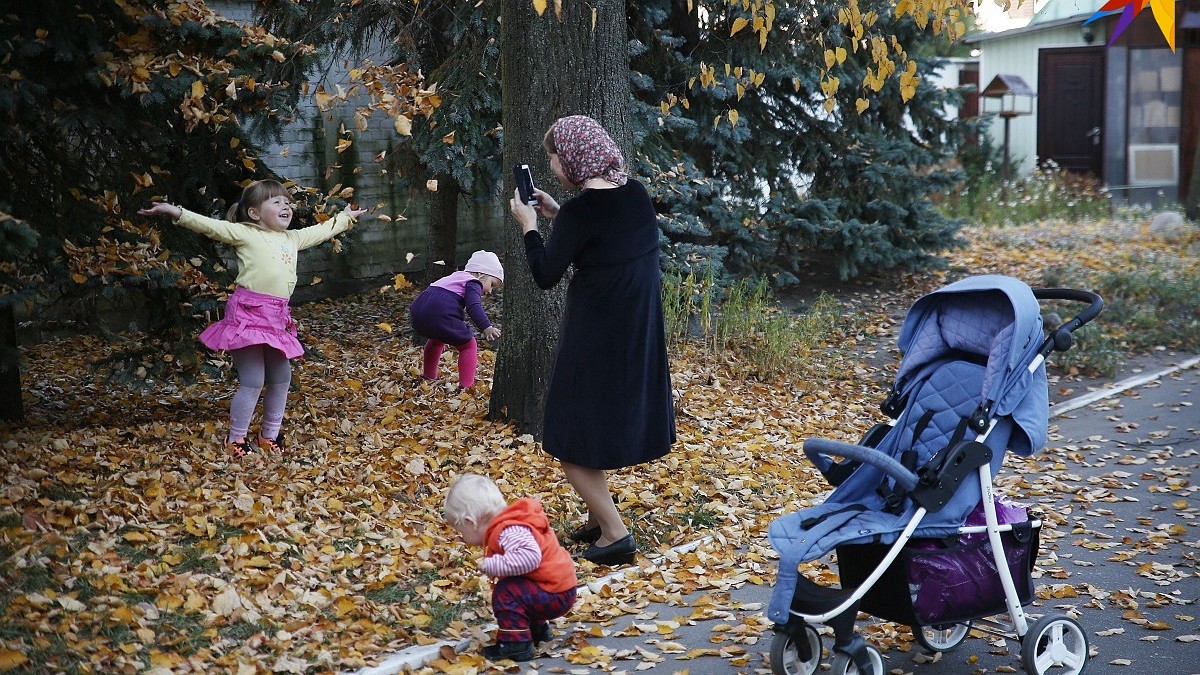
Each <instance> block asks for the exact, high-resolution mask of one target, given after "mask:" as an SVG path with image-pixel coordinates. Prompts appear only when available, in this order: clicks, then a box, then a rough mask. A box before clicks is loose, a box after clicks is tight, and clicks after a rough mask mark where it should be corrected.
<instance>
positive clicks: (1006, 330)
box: [896, 274, 1050, 457]
mask: <svg viewBox="0 0 1200 675" xmlns="http://www.w3.org/2000/svg"><path fill="white" fill-rule="evenodd" d="M1042 339H1043V335H1042V314H1041V307H1040V306H1039V305H1038V301H1037V298H1035V297H1034V296H1033V291H1032V290H1030V288H1029V286H1027V285H1025V283H1024V282H1022V281H1020V280H1018V279H1013V278H1012V277H1006V276H1001V275H997V274H989V275H982V276H975V277H968V278H966V279H963V280H961V281H956V282H954V283H952V284H950V285H949V286H946V287H945V288H942V289H939V290H936V291H933V292H932V293H929V294H928V295H925V296H924V297H922V298H921V299H920V300H917V301H916V302H915V303H914V304H913V306H912V307H911V308H909V310H908V315H907V316H906V317H905V319H904V325H903V326H902V327H901V328H900V339H899V347H900V353H901V354H903V355H904V357H903V359H902V360H901V362H900V369H899V371H898V372H897V373H896V381H897V388H898V389H900V388H902V386H903V383H904V382H905V381H906V380H908V379H909V378H911V377H912V376H914V375H915V374H916V373H919V372H920V371H921V370H922V369H923V368H924V367H925V366H927V365H929V364H930V363H932V362H934V361H936V360H938V359H942V358H945V356H946V355H947V354H952V353H959V354H967V355H973V356H977V357H981V359H986V361H987V371H986V372H985V374H984V378H983V391H982V392H980V396H981V402H982V403H985V404H986V405H988V406H989V409H990V412H991V415H992V416H997V417H1002V416H1007V415H1011V416H1012V418H1013V421H1014V422H1015V423H1016V426H1017V429H1015V430H1014V432H1013V435H1012V438H1011V439H1010V440H1009V447H1008V449H1009V450H1011V451H1013V452H1015V453H1017V454H1019V455H1022V456H1025V457H1028V456H1030V455H1032V454H1033V453H1034V452H1037V451H1038V450H1040V449H1041V448H1042V446H1043V445H1044V444H1045V443H1046V437H1047V431H1046V425H1047V422H1048V419H1049V406H1050V402H1049V394H1048V391H1047V386H1046V371H1045V367H1044V366H1039V367H1038V368H1037V369H1036V370H1035V371H1033V372H1030V371H1029V368H1028V366H1029V364H1030V363H1032V362H1033V359H1034V357H1035V356H1036V354H1037V350H1038V347H1039V346H1041V343H1042Z"/></svg>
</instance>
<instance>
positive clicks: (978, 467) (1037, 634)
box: [771, 289, 1103, 675]
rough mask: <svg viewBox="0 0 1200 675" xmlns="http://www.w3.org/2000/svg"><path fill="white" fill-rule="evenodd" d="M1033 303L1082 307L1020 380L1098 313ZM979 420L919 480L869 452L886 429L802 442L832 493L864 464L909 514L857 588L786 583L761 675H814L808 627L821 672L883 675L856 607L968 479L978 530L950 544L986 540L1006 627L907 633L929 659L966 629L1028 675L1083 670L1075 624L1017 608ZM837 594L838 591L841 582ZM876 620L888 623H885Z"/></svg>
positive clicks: (1086, 296) (959, 625)
mask: <svg viewBox="0 0 1200 675" xmlns="http://www.w3.org/2000/svg"><path fill="white" fill-rule="evenodd" d="M1033 295H1034V297H1035V298H1036V299H1037V300H1068V301H1078V302H1085V303H1087V304H1088V307H1087V309H1086V310H1085V311H1083V312H1082V313H1080V315H1079V316H1077V317H1075V318H1074V319H1072V320H1070V321H1068V322H1066V323H1064V324H1062V325H1061V326H1059V327H1058V328H1056V329H1054V330H1052V331H1051V332H1050V335H1049V336H1048V337H1046V338H1045V340H1044V341H1043V342H1042V344H1041V345H1040V347H1038V349H1037V353H1036V354H1035V356H1034V357H1033V358H1032V360H1031V361H1030V363H1029V364H1028V365H1027V369H1028V371H1029V372H1030V373H1033V372H1035V371H1037V370H1038V369H1039V368H1040V367H1042V365H1043V364H1044V362H1045V360H1046V358H1047V356H1048V355H1049V354H1050V353H1052V352H1054V351H1066V350H1068V349H1070V347H1071V346H1072V344H1073V338H1072V336H1071V333H1073V332H1074V331H1075V330H1078V329H1079V328H1080V327H1082V326H1083V325H1085V324H1086V323H1088V322H1089V321H1090V320H1091V319H1093V318H1095V316H1097V315H1098V314H1099V313H1100V311H1101V310H1102V309H1103V301H1102V300H1101V299H1100V297H1099V296H1097V295H1096V294H1094V293H1090V292H1088V291H1078V290H1074V289H1035V290H1033ZM891 405H893V403H892V399H891V397H889V400H888V402H885V404H884V408H885V412H888V413H889V416H892V417H894V416H895V415H893V414H891V412H894V410H893V411H888V410H887V408H888V407H889V406H891ZM980 412H981V411H979V410H977V411H976V413H975V414H974V415H972V417H971V419H970V425H969V426H970V428H971V430H972V431H974V432H976V437H975V439H974V440H970V441H968V440H963V441H959V442H956V443H955V442H952V443H951V444H950V445H948V446H946V447H945V448H944V449H943V450H941V451H939V452H938V453H937V455H936V456H935V457H934V458H932V459H931V460H930V462H929V463H928V464H926V466H925V467H923V468H922V469H921V471H920V473H919V475H918V474H917V473H914V472H913V471H911V470H910V469H909V468H907V467H905V466H904V465H903V464H901V463H900V462H898V461H897V460H896V459H895V458H893V457H892V456H890V455H888V454H885V453H884V452H881V451H879V450H876V449H875V448H874V444H875V443H877V442H878V441H879V439H880V438H881V437H882V436H883V435H884V434H885V433H886V432H887V431H889V430H890V428H891V427H890V426H888V425H883V424H880V425H876V427H875V428H874V429H872V430H871V431H870V432H868V433H867V434H866V436H864V438H863V440H862V441H861V443H860V444H852V443H844V442H840V441H833V440H828V439H821V438H810V439H807V440H806V441H805V443H804V452H805V454H806V455H807V456H808V457H809V458H810V459H811V460H812V461H813V462H814V464H816V465H817V467H818V468H819V469H820V470H821V472H822V473H823V474H825V476H826V477H827V478H829V479H830V480H831V482H834V483H835V484H838V483H840V482H841V480H843V479H844V478H845V477H846V476H847V475H849V474H850V473H852V472H853V471H854V470H855V469H856V468H858V467H859V466H862V465H870V466H873V467H875V468H877V469H879V470H880V471H882V472H883V473H884V474H885V476H886V477H887V478H891V479H892V480H894V481H895V484H896V485H897V486H899V487H902V488H904V489H905V491H906V492H907V494H908V497H909V498H910V499H911V500H912V502H913V503H914V504H915V505H916V507H917V508H916V510H915V511H914V512H913V513H912V516H911V518H910V520H909V521H908V523H907V524H906V525H905V526H904V528H903V529H902V530H901V531H900V532H899V534H898V535H897V538H896V539H895V541H893V542H892V543H891V544H888V545H887V546H888V548H887V552H886V553H885V554H884V555H883V556H882V558H881V559H880V560H879V562H878V563H877V564H876V566H875V568H874V569H873V570H872V571H871V572H870V573H869V574H868V575H867V576H866V578H865V579H863V580H862V581H861V583H859V584H858V585H856V586H852V587H850V588H827V587H824V586H820V585H818V584H816V583H814V582H812V581H810V580H808V579H807V578H805V577H804V576H803V575H799V576H798V577H797V578H796V586H795V591H794V595H793V598H792V602H791V606H790V608H789V609H788V618H787V621H786V622H785V623H776V624H775V627H774V629H775V632H776V635H775V637H774V640H773V642H772V646H771V668H772V671H773V673H774V674H775V675H811V674H812V673H815V672H816V671H817V669H818V668H819V665H820V660H821V639H820V634H819V633H818V632H817V630H816V628H815V627H814V624H825V625H828V626H830V627H831V628H833V630H834V644H833V646H832V649H831V650H830V651H831V655H832V657H833V663H832V670H831V672H832V673H833V674H834V675H843V674H845V673H852V672H854V673H864V674H865V673H874V675H883V674H884V673H885V672H886V669H885V666H884V661H883V655H882V653H881V652H880V651H879V650H878V649H877V648H875V647H874V646H872V645H870V644H868V643H867V642H866V640H864V639H863V638H862V637H861V636H860V635H858V634H857V633H856V631H855V629H854V623H855V619H856V618H857V615H858V612H859V605H860V603H862V602H863V600H864V598H867V597H868V594H870V593H871V592H872V590H873V589H874V587H875V586H876V584H878V583H879V581H880V580H881V579H882V578H884V576H885V574H887V573H888V572H889V570H891V569H892V566H893V564H894V563H897V561H898V559H899V558H900V556H901V554H902V552H904V551H905V549H906V547H907V546H908V545H909V544H910V542H911V541H912V540H913V539H914V538H915V537H916V535H915V533H916V531H917V530H918V528H919V527H920V525H921V523H922V521H923V520H924V519H925V517H926V515H928V514H930V513H936V512H937V511H939V510H940V509H941V508H942V507H943V506H945V505H946V503H947V502H948V501H949V500H950V498H951V497H953V495H954V493H955V492H956V491H957V490H958V488H959V486H960V485H961V484H962V481H963V480H965V479H968V478H969V477H971V476H972V475H974V476H975V477H977V479H978V481H979V485H980V491H981V494H982V498H981V505H982V508H983V512H984V524H983V525H979V526H969V525H960V526H959V527H957V529H956V533H955V535H954V536H961V535H967V534H981V533H986V534H987V543H988V545H989V546H990V548H991V558H992V560H993V562H994V563H995V572H996V574H997V577H998V580H999V582H1000V585H1001V587H1002V589H1003V594H1004V607H1003V609H1004V611H1006V612H1007V621H1003V622H1002V621H1001V620H1000V619H999V617H997V616H990V617H979V618H975V619H961V618H955V619H953V620H950V621H947V622H946V623H944V624H935V625H932V626H926V625H921V624H919V623H917V622H916V621H915V619H914V620H913V622H912V623H911V624H910V626H911V627H912V629H913V634H914V637H915V638H916V640H917V642H918V643H919V644H920V645H921V646H922V647H924V648H926V649H928V650H930V651H935V652H940V651H949V650H952V649H954V648H956V647H958V646H959V645H960V644H961V643H962V642H963V641H964V640H965V639H966V637H967V636H968V634H969V633H970V631H971V629H972V628H976V629H979V630H981V631H983V632H985V633H989V634H994V635H999V636H1003V637H1009V638H1011V637H1014V636H1015V637H1016V639H1017V640H1018V641H1020V643H1021V660H1022V665H1023V667H1024V668H1025V670H1026V671H1027V672H1029V673H1031V675H1044V674H1045V673H1047V672H1050V670H1051V669H1053V668H1059V667H1061V668H1064V670H1061V671H1055V672H1062V673H1064V675H1067V674H1076V673H1079V672H1081V671H1082V670H1083V668H1084V666H1085V665H1086V661H1087V655H1088V644H1087V636H1086V633H1085V632H1084V631H1083V629H1082V628H1081V627H1080V626H1079V624H1078V623H1077V622H1076V621H1075V620H1074V619H1072V618H1071V617H1069V616H1067V615H1066V614H1064V613H1061V612H1050V613H1047V614H1045V615H1043V616H1041V617H1040V618H1038V619H1036V620H1032V617H1031V616H1030V615H1029V614H1028V613H1027V612H1026V611H1025V609H1024V607H1023V606H1022V598H1021V593H1020V592H1019V591H1018V589H1017V584H1016V580H1015V579H1014V577H1013V574H1012V571H1011V569H1010V561H1009V558H1008V557H1007V551H1006V548H1005V543H1004V539H1003V537H1002V534H1004V533H1006V532H1012V531H1013V530H1014V524H1012V523H1000V522H999V518H998V515H997V510H996V494H995V490H994V486H993V481H992V478H993V476H992V459H993V457H992V455H993V453H992V450H991V448H989V447H988V446H987V445H985V444H984V441H986V440H987V438H988V437H989V436H990V435H991V433H992V431H993V430H994V429H995V427H996V424H997V421H998V419H997V418H990V417H989V412H990V411H987V410H983V411H982V413H983V414H982V415H981V414H980ZM943 455H944V456H943ZM836 456H841V457H843V458H845V459H844V460H843V461H841V462H837V463H833V462H832V461H831V458H832V457H836ZM939 459H940V461H939ZM935 464H936V465H935ZM931 465H933V466H931ZM1040 526H1041V520H1040V519H1039V518H1037V517H1034V516H1032V515H1031V516H1030V518H1029V527H1032V528H1040ZM1035 531H1036V530H1035ZM1035 542H1036V540H1035ZM880 547H882V546H881V545H880ZM1033 558H1036V543H1035V546H1034V550H1033V551H1032V553H1031V558H1030V561H1029V562H1030V563H1032V560H1033ZM838 564H839V569H840V570H841V569H842V565H843V562H842V560H841V554H840V551H839V563H838ZM842 585H843V586H845V585H846V580H845V575H844V574H843V584H842ZM1000 611H1001V610H1000V608H999V607H996V608H995V612H994V613H995V614H999V612H1000ZM882 618H885V619H886V618H891V620H898V619H896V618H893V617H887V616H884V617H882ZM777 620H778V619H777ZM901 621H903V620H901Z"/></svg>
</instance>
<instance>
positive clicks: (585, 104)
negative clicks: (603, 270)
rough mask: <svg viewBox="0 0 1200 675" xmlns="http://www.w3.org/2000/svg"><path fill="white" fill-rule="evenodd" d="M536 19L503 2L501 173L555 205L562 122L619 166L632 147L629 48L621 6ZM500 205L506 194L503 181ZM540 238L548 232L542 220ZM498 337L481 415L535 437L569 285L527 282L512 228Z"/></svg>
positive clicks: (526, 8) (568, 10) (599, 5)
mask: <svg viewBox="0 0 1200 675" xmlns="http://www.w3.org/2000/svg"><path fill="white" fill-rule="evenodd" d="M547 4H548V8H547V10H546V11H545V13H544V14H543V15H542V16H538V14H537V12H536V11H534V8H533V2H532V1H531V0H501V3H500V7H501V9H500V17H501V38H500V54H501V61H502V71H501V72H502V81H503V87H504V89H503V124H504V164H505V167H506V168H508V167H511V166H512V165H513V164H528V165H529V166H530V168H531V169H532V170H533V179H534V183H535V184H536V185H537V186H538V187H539V188H541V189H543V190H545V191H546V192H549V193H550V194H552V195H554V198H555V199H557V200H558V201H559V202H560V203H561V202H563V201H565V200H566V199H568V198H569V197H571V196H572V194H571V193H569V192H566V191H565V190H564V189H563V188H562V187H561V186H559V185H558V181H557V180H556V179H555V178H554V176H553V174H551V173H550V165H549V163H548V162H547V160H546V153H545V151H544V150H543V149H542V136H543V135H544V134H545V132H546V130H547V129H548V128H549V127H550V124H551V123H553V122H554V120H556V119H558V118H559V117H563V116H565V115H590V116H591V117H594V118H595V119H596V120H598V121H599V122H600V123H601V124H603V125H604V127H605V128H606V129H607V130H608V132H609V133H610V134H612V137H613V139H615V140H616V142H617V143H618V144H620V146H621V150H622V152H623V153H624V154H625V157H626V158H628V157H630V155H631V153H632V146H633V127H632V119H631V113H630V109H629V96H630V93H629V48H628V41H627V38H626V16H625V3H624V2H621V1H618V0H596V1H594V2H592V3H582V2H564V3H562V13H561V15H559V14H556V13H555V3H547ZM505 175H506V178H505V183H504V186H505V187H504V192H503V193H502V198H503V200H504V203H505V205H506V206H507V204H508V200H509V199H510V198H511V195H512V193H513V180H512V173H511V171H508V172H506V174H505ZM539 229H540V230H541V231H542V236H544V237H551V236H553V233H552V231H551V228H550V227H549V224H548V223H546V222H545V221H542V222H541V223H539ZM504 265H505V269H504V274H505V284H504V323H503V325H502V329H503V331H504V337H502V338H501V339H500V351H499V354H498V357H497V359H496V372H495V375H494V377H493V380H492V398H491V405H490V408H489V415H490V417H492V418H493V419H507V420H510V421H512V422H513V423H515V424H516V425H517V427H518V428H520V429H521V430H522V431H525V432H527V433H531V434H533V435H534V436H535V437H537V438H540V437H541V431H542V411H543V400H542V395H543V393H544V392H545V389H546V383H547V382H548V381H549V376H550V369H551V367H552V365H553V357H554V350H555V346H556V345H557V343H558V335H559V330H560V327H561V323H562V312H563V306H564V300H565V296H566V293H565V292H566V285H567V281H568V280H567V279H563V281H562V282H561V283H560V284H559V285H558V286H556V287H555V288H553V289H552V290H550V291H542V290H541V289H539V288H538V287H537V285H536V284H535V283H534V282H533V278H532V277H531V276H530V274H529V267H528V265H527V264H526V262H525V244H524V240H523V239H522V238H521V232H520V229H519V228H518V227H517V225H516V222H515V221H513V219H512V217H511V216H509V217H508V218H507V219H506V221H505V229H504Z"/></svg>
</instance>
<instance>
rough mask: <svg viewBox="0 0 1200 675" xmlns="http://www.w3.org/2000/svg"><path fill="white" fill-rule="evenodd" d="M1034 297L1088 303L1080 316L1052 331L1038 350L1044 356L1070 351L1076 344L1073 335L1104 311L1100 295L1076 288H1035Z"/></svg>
mask: <svg viewBox="0 0 1200 675" xmlns="http://www.w3.org/2000/svg"><path fill="white" fill-rule="evenodd" d="M1033 297H1035V298H1037V299H1038V300H1069V301H1072V302H1085V303H1087V308H1086V309H1084V310H1083V311H1082V312H1080V313H1079V315H1078V316H1076V317H1075V318H1074V319H1071V320H1070V321H1068V322H1066V323H1064V324H1063V325H1061V326H1059V327H1057V328H1055V329H1053V330H1051V331H1050V336H1049V337H1047V338H1046V341H1045V342H1043V343H1042V346H1041V349H1039V350H1038V351H1039V352H1040V353H1041V354H1042V356H1048V355H1049V354H1050V352H1053V351H1060V352H1065V351H1067V350H1068V349H1070V348H1071V346H1072V345H1073V344H1074V340H1073V339H1072V338H1071V333H1074V332H1075V331H1077V330H1079V329H1080V328H1081V327H1083V326H1084V325H1086V324H1087V323H1088V322H1089V321H1091V320H1092V319H1094V318H1096V316H1098V315H1099V314H1100V312H1101V311H1102V310H1103V309H1104V300H1103V299H1102V298H1101V297H1100V296H1099V295H1096V294H1095V293H1093V292H1091V291H1081V290H1077V289H1074V288H1035V289H1033Z"/></svg>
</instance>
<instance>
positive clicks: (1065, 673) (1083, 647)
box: [1021, 613, 1088, 675]
mask: <svg viewBox="0 0 1200 675" xmlns="http://www.w3.org/2000/svg"><path fill="white" fill-rule="evenodd" d="M1087 656H1088V643H1087V634H1085V633H1084V632H1083V629H1082V628H1080V627H1079V624H1078V623H1077V622H1076V621H1075V620H1074V619H1072V618H1071V617H1069V616H1067V615H1066V614H1062V613H1054V614H1047V615H1045V616H1043V617H1042V618H1040V619H1038V620H1037V621H1035V622H1034V623H1033V625H1032V626H1030V627H1029V632H1028V633H1025V635H1024V636H1023V637H1022V638H1021V667H1023V668H1024V669H1025V672H1027V673H1029V674H1030V675H1045V674H1046V673H1053V674H1054V675H1076V674H1077V673H1080V672H1082V671H1083V666H1084V665H1085V664H1086V663H1087Z"/></svg>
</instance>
